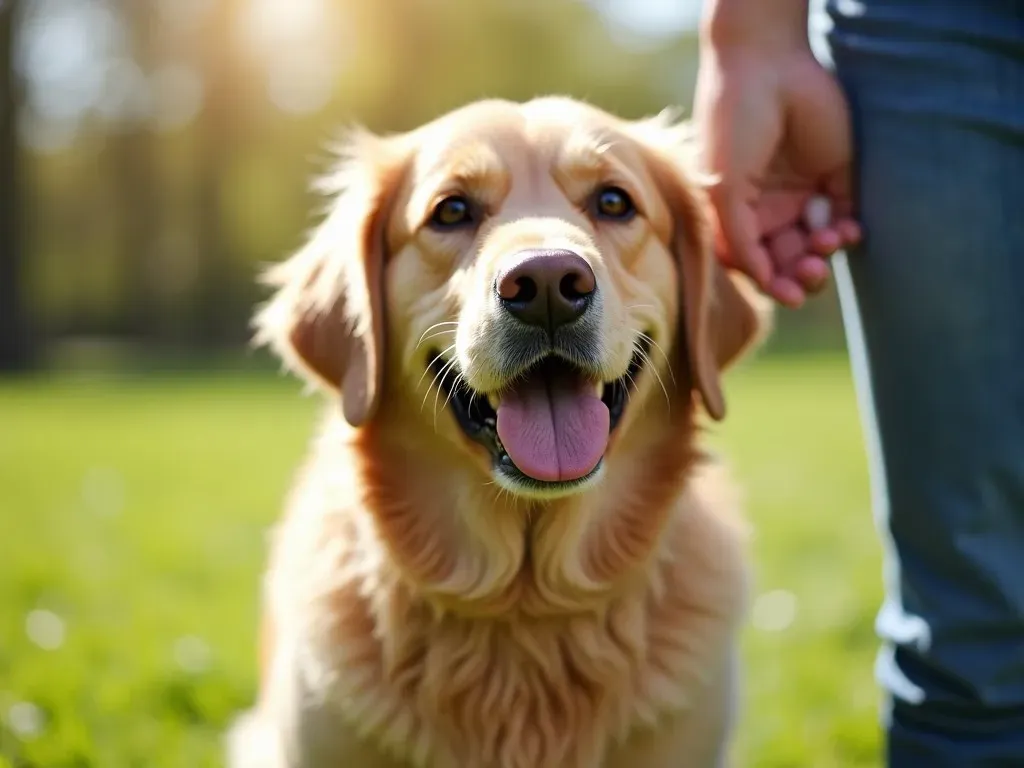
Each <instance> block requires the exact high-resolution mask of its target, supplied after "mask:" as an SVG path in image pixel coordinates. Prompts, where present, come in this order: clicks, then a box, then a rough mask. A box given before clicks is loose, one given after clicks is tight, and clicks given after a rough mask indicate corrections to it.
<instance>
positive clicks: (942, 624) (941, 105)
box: [826, 0, 1024, 768]
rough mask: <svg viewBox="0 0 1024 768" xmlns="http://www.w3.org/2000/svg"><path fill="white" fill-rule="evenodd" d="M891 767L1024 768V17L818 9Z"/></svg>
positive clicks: (898, 1) (988, 9) (976, 5)
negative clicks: (846, 102)
mask: <svg viewBox="0 0 1024 768" xmlns="http://www.w3.org/2000/svg"><path fill="white" fill-rule="evenodd" d="M828 12H829V16H830V17H831V21H832V25H833V28H832V30H831V31H830V32H829V33H828V35H827V38H826V39H827V48H828V53H829V55H830V57H831V59H832V63H833V66H834V68H835V71H836V73H837V75H838V77H839V79H840V81H841V83H842V85H843V87H844V89H845V90H846V92H847V95H848V97H849V99H850V101H851V106H852V112H853V122H854V133H855V140H856V147H857V161H856V164H857V185H858V193H857V196H858V201H859V206H860V216H861V219H862V221H863V223H864V227H865V232H866V239H865V243H864V245H863V246H862V247H861V248H859V249H856V250H855V251H851V252H850V254H849V256H848V258H847V259H846V260H845V261H840V262H839V264H838V265H837V270H836V272H837V280H838V287H839V290H840V297H841V299H842V300H843V313H844V320H845V322H846V323H847V331H848V340H849V346H850V351H851V360H852V362H853V367H854V371H855V373H856V374H857V377H858V381H857V384H858V396H859V397H861V412H862V416H863V417H864V423H865V432H866V438H867V441H868V448H869V456H870V458H871V460H872V462H873V464H874V466H873V467H872V469H873V471H872V483H873V486H874V489H873V490H874V493H875V501H874V503H875V507H876V517H877V520H878V523H879V529H880V533H881V535H882V537H883V542H884V543H885V545H886V550H887V551H886V558H885V560H886V565H885V569H886V570H885V579H886V600H885V603H884V605H883V607H882V609H881V611H880V612H879V615H878V621H877V629H878V632H879V635H880V637H881V639H882V641H883V646H882V650H881V653H880V654H879V657H878V663H877V666H876V673H877V677H878V680H879V682H880V684H881V685H882V686H883V687H884V688H885V689H886V691H887V692H888V694H889V696H888V703H889V705H888V707H887V712H886V726H887V745H886V752H887V761H888V764H889V765H890V766H892V767H893V768H908V767H910V766H914V767H915V768H917V767H918V766H919V767H920V768H990V767H991V768H995V767H996V766H1007V767H1009V766H1017V767H1020V766H1024V2H1022V1H1021V0H958V2H952V1H951V0H859V1H858V0H828Z"/></svg>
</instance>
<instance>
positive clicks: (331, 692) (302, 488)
mask: <svg viewBox="0 0 1024 768" xmlns="http://www.w3.org/2000/svg"><path fill="white" fill-rule="evenodd" d="M689 146H690V142H689V140H688V139H687V136H686V124H685V122H680V121H676V120H675V119H674V118H673V117H672V116H671V115H668V114H667V113H663V114H662V115H658V116H656V117H653V118H646V119H641V120H626V119H622V118H619V117H616V116H613V115H611V114H609V113H607V112H605V111H603V110H601V109H599V108H597V107H595V106H592V105H589V104H587V103H584V102H581V101H578V100H574V99H571V98H568V97H560V96H552V97H544V98H538V99H534V100H531V101H528V102H525V103H516V102H508V101H502V100H485V101H478V102H474V103H471V104H468V105H466V106H464V107H461V108H459V109H456V110H454V111H452V112H450V113H448V114H446V115H444V116H441V117H439V118H438V119H436V120H434V121H433V122H430V123H428V124H426V125H423V126H421V127H420V128H417V129H415V130H412V131H410V132H408V133H403V134H397V135H375V134H372V133H369V132H367V131H365V130H362V129H353V130H352V131H351V132H350V133H349V134H348V135H347V136H346V138H345V140H344V142H343V144H342V146H341V149H340V153H339V162H338V165H337V168H336V170H335V171H334V172H332V173H331V174H330V175H329V177H328V179H327V181H326V184H325V185H324V189H325V190H326V191H327V192H328V193H329V194H330V195H331V199H332V203H331V205H330V208H329V211H328V213H327V214H326V216H325V218H324V219H323V221H322V223H320V224H319V225H318V226H317V227H316V228H315V231H314V232H313V233H312V234H311V235H310V237H309V239H308V242H307V243H306V244H305V245H304V247H302V248H301V249H300V250H299V251H298V252H297V253H296V254H295V255H294V256H292V257H291V258H289V259H287V260H285V261H283V262H281V263H279V264H277V265H274V266H273V267H272V268H271V269H270V270H269V271H268V272H267V274H266V278H267V282H268V283H269V285H270V286H271V287H272V296H271V297H270V299H269V300H268V301H267V303H266V304H264V305H262V306H261V307H260V308H259V310H258V312H257V313H256V316H255V320H254V326H255V329H256V335H255V340H256V342H258V343H260V344H265V345H267V346H269V347H270V348H271V349H272V350H273V351H274V352H275V353H276V354H277V355H279V356H280V358H281V359H282V360H283V362H284V364H285V366H286V367H287V368H288V369H289V370H291V371H293V372H295V373H296V374H297V375H298V376H300V377H301V378H302V379H304V380H305V381H307V382H309V383H310V384H312V385H313V386H314V388H315V389H316V390H318V391H321V392H324V393H326V395H327V397H326V398H325V400H326V413H325V416H324V418H323V421H322V425H321V427H320V429H319V432H318V434H317V436H316V438H315V442H314V444H313V447H312V450H311V452H310V455H309V456H308V459H307V460H306V462H305V464H304V465H303V468H302V470H301V472H300V474H299V477H298V479H297V481H296V483H295V485H294V489H293V491H292V493H291V497H290V501H289V503H288V505H287V507H288V509H287V513H286V515H285V517H284V518H283V520H282V521H281V522H280V524H279V526H278V527H277V528H276V529H275V531H274V534H273V540H272V552H271V556H270V558H271V559H270V565H269V570H268V573H267V576H266V582H265V594H264V611H263V619H262V630H261V641H260V659H261V662H260V673H261V683H260V693H259V696H258V700H257V702H256V704H255V705H254V707H253V708H252V709H251V710H250V711H248V712H247V713H245V714H243V715H242V716H241V717H240V718H239V719H238V720H237V721H236V723H235V724H234V725H233V726H232V728H231V729H230V734H229V737H228V747H227V750H228V755H229V764H230V765H232V766H234V768H284V767H285V766H287V767H288V768H299V767H301V768H328V767H329V768H348V767H349V766H352V767H353V768H355V767H357V766H358V767H359V768H555V767H556V766H557V767H558V768H670V767H671V768H676V767H683V766H686V767H687V768H703V767H705V766H720V765H724V764H726V762H727V760H728V757H727V755H728V747H729V743H730V736H731V733H732V731H733V728H734V724H735V721H736V712H737V696H738V693H737V692H738V690H739V684H740V680H739V676H740V675H739V668H738V664H737V634H738V631H739V628H740V626H741V624H742V621H743V617H744V615H745V607H746V595H747V592H748V589H749V587H748V580H749V579H748V572H749V569H748V555H747V551H746V545H745V533H744V532H745V528H744V524H743V522H742V517H741V515H739V514H738V511H737V506H738V504H737V498H738V496H737V493H736V489H735V487H734V485H733V484H732V481H731V480H730V479H729V477H728V476H727V473H726V470H725V468H724V467H723V465H722V464H721V463H720V462H719V461H718V460H717V459H714V458H712V457H711V456H710V455H708V454H707V453H706V452H705V451H703V450H702V449H701V447H700V445H699V442H700V441H699V435H700V432H701V429H702V425H701V421H702V419H703V418H704V417H705V416H706V417H710V419H711V420H721V419H722V418H723V417H724V415H725V399H724V396H723V387H722V374H723V372H724V371H725V370H726V369H727V368H729V367H730V366H731V365H733V364H734V362H735V361H737V360H738V359H740V358H741V357H742V356H743V355H745V354H746V353H748V352H749V351H750V350H752V349H753V348H755V347H757V346H758V345H759V344H760V342H761V340H762V339H763V338H764V337H765V335H766V334H767V332H768V328H769V325H770V321H771V316H770V308H769V307H768V306H767V305H766V303H765V300H764V299H763V297H762V296H761V295H760V294H759V293H758V292H756V291H754V290H752V288H751V286H750V284H749V283H747V282H745V281H744V279H743V278H742V276H740V275H739V274H735V273H732V272H731V271H727V270H726V269H724V268H723V267H722V266H720V265H719V264H718V263H717V261H716V259H715V258H714V256H713V243H712V239H713V238H712V234H711V232H710V225H709V219H708V213H707V208H706V200H705V197H704V196H703V193H702V187H701V184H700V183H698V181H699V179H698V177H697V175H696V174H695V172H694V171H693V170H692V167H693V166H692V164H691V162H690V160H689V157H690V153H689V151H688V149H687V148H688V147H689Z"/></svg>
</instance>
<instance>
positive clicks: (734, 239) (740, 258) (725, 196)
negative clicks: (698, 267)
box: [709, 186, 774, 290]
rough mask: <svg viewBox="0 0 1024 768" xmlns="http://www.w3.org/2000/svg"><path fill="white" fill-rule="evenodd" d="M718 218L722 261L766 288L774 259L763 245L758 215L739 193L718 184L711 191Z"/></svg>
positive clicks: (771, 275) (719, 246)
mask: <svg viewBox="0 0 1024 768" xmlns="http://www.w3.org/2000/svg"><path fill="white" fill-rule="evenodd" d="M709 194H710V196H711V199H712V203H713V208H714V211H715V213H716V214H717V215H716V219H717V224H718V227H717V233H716V234H717V241H718V242H717V246H718V251H719V253H720V254H721V257H722V260H723V261H725V262H726V263H728V264H729V265H731V266H733V267H735V268H736V269H739V270H741V271H742V272H744V273H746V274H747V276H749V277H750V278H751V279H752V280H754V282H756V283H757V284H758V286H760V287H761V288H762V290H764V289H767V287H768V285H769V284H770V282H771V280H772V277H773V272H774V269H773V266H772V260H771V257H770V255H769V253H768V250H767V249H766V248H765V247H764V245H762V243H761V238H760V230H759V227H758V220H757V214H756V212H755V211H754V209H753V207H752V206H751V205H750V204H749V203H747V202H746V201H745V200H744V199H743V196H742V194H740V192H739V191H738V190H736V189H734V188H732V187H724V186H717V187H714V188H712V189H710V190H709Z"/></svg>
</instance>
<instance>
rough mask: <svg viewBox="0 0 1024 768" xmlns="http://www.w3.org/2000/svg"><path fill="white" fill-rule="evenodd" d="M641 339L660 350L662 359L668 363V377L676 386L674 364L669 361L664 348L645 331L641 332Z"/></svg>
mask: <svg viewBox="0 0 1024 768" xmlns="http://www.w3.org/2000/svg"><path fill="white" fill-rule="evenodd" d="M640 338H641V339H643V340H644V341H646V342H647V343H648V344H650V345H651V347H652V348H653V349H656V350H658V352H659V353H660V354H661V356H662V358H663V359H664V360H665V363H666V366H665V367H666V368H667V369H668V375H669V377H670V378H671V379H672V383H673V384H675V383H676V376H675V374H674V373H673V372H672V363H671V361H670V360H669V359H668V355H667V354H666V353H665V350H664V348H663V347H662V346H661V345H660V344H659V343H658V342H656V341H655V340H654V339H652V338H651V337H650V335H648V334H646V333H644V332H643V331H641V332H640ZM647 359H648V360H650V359H651V358H650V357H648V358H647Z"/></svg>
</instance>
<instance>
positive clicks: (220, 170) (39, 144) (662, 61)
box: [0, 0, 841, 369]
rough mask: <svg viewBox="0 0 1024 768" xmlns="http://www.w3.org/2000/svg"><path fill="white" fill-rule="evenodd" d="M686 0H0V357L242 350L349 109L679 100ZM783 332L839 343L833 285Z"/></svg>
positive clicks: (170, 359)
mask: <svg viewBox="0 0 1024 768" xmlns="http://www.w3.org/2000/svg"><path fill="white" fill-rule="evenodd" d="M698 12H699V2H696V1H692V2H687V1H686V0H677V1H676V2H672V1H671V0H643V2H639V1H637V2H631V1H630V0H590V1H589V2H586V1H584V0H472V1H471V0H373V1H372V2H371V1H370V0H0V17H2V19H3V21H2V38H3V39H2V41H0V57H2V65H0V66H2V68H3V75H2V77H0V90H2V91H3V93H2V100H3V107H2V108H0V120H2V123H3V126H2V128H0V143H2V145H3V146H2V148H0V153H2V160H0V178H2V179H3V187H2V189H0V208H2V212H0V369H19V368H25V367H29V366H43V367H45V366H52V365H57V366H61V365H67V364H76V363H87V364H93V363H96V362H97V361H99V362H100V363H102V364H104V365H106V364H109V363H110V362H112V361H114V362H142V363H143V364H144V365H146V366H161V365H181V364H184V363H186V362H187V361H189V360H193V359H195V360H202V361H204V363H207V364H208V363H209V360H210V356H211V353H212V354H213V355H214V356H215V357H216V358H217V359H223V358H225V353H228V355H229V356H231V355H234V356H235V357H237V355H238V354H239V352H241V351H244V350H245V343H246V341H247V339H248V335H249V330H248V317H249V314H250V312H251V309H252V306H253V304H254V302H256V301H258V300H259V299H260V298H261V296H262V294H261V292H260V289H259V287H258V286H257V284H256V282H255V280H254V277H255V275H256V273H257V271H258V269H259V266H260V265H261V264H263V263H266V262H268V261H272V260H276V259H279V258H281V257H283V256H284V255H286V254H287V253H288V252H289V251H290V250H291V249H293V248H295V247H296V246H297V245H298V244H299V242H300V240H301V238H302V237H303V235H304V233H305V231H306V230H307V229H308V228H309V226H310V225H311V224H312V223H313V222H314V215H315V211H316V210H317V209H318V205H319V201H318V200H316V199H315V198H314V196H313V195H312V194H311V192H310V191H309V182H310V180H311V179H312V178H313V177H314V176H315V175H316V174H317V173H319V172H320V171H322V170H323V169H324V168H325V166H326V163H327V161H328V153H327V147H328V144H329V142H330V140H331V139H332V137H334V136H335V135H337V132H338V130H339V129H340V128H341V127H343V126H345V125H347V124H350V123H352V122H358V123H362V124H364V125H366V126H368V127H369V128H371V129H373V130H377V131H398V130H404V129H408V128H411V127H414V126H415V125H417V124H419V123H421V122H423V121H426V120H429V119H431V118H433V117H435V116H437V115H438V114H440V113H441V112H443V111H445V110H448V109H450V108H453V107H455V106H458V105H460V104H462V103H464V102H466V101H468V100H471V99H474V98H479V97H485V96H501V97H507V98H513V99H528V98H530V97H532V96H534V95H539V94H545V93H566V94H571V95H573V96H577V97H581V98H585V99H588V100H590V101H592V102H594V103H596V104H598V105H600V106H602V107H605V108H607V109H610V110H612V111H615V112H618V113H620V114H623V115H625V116H630V117H639V116H642V115H645V114H651V113H654V112H656V111H658V110H660V109H661V108H663V107H664V106H666V105H680V106H682V107H683V108H684V109H688V108H689V105H690V102H691V97H692V92H693V85H694V78H695V70H696V57H697V47H696V37H695V32H694V24H695V20H696V18H697V14H698ZM781 320H782V328H783V331H784V332H783V333H781V334H779V335H778V336H777V337H776V342H775V343H776V345H780V344H781V345H784V346H787V347H790V348H792V347H797V348H801V347H806V346H816V347H818V346H821V345H823V344H824V345H831V346H835V345H836V344H838V343H841V337H840V334H839V333H838V331H839V324H838V322H837V314H836V309H835V302H834V300H833V299H832V297H831V296H826V298H825V299H824V300H822V301H818V302H814V303H813V305H812V306H811V307H810V308H809V309H807V310H804V311H802V312H800V313H784V316H783V317H782V318H781Z"/></svg>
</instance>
